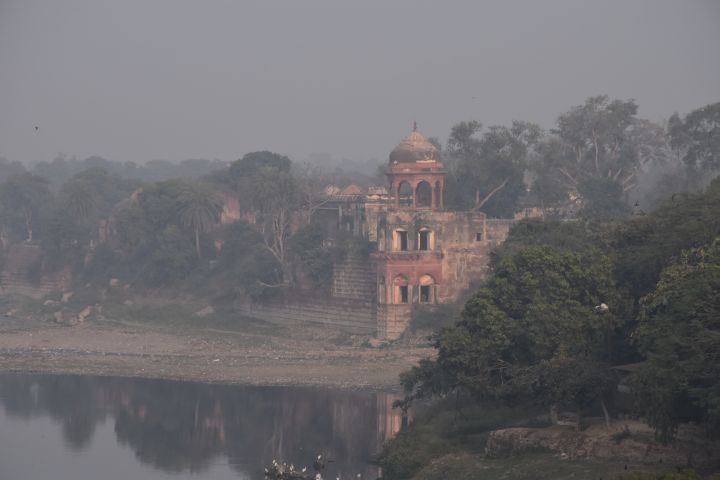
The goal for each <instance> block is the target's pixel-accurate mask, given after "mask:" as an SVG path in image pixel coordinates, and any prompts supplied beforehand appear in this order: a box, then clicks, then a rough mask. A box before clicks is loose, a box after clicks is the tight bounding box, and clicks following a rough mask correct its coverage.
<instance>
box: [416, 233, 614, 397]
mask: <svg viewBox="0 0 720 480" xmlns="http://www.w3.org/2000/svg"><path fill="white" fill-rule="evenodd" d="M494 271H495V274H494V276H493V277H492V278H491V279H490V280H489V282H488V284H487V286H486V287H484V288H481V289H480V290H479V291H478V292H477V293H476V294H475V295H474V296H473V297H472V298H471V299H470V300H469V301H468V302H467V303H466V304H465V308H464V309H463V312H462V315H461V318H460V320H459V321H458V322H457V324H456V325H454V326H452V327H449V328H447V329H445V330H443V331H442V332H441V333H440V334H439V336H438V337H437V339H436V343H435V347H436V348H437V350H438V356H437V360H436V363H437V367H436V368H433V367H432V366H430V365H428V364H425V365H423V366H420V367H416V369H414V370H413V372H411V373H410V374H408V375H407V376H406V377H405V383H406V385H405V386H406V388H407V389H408V391H409V394H410V395H411V396H413V395H414V396H417V392H422V391H426V392H438V391H449V390H452V389H456V388H462V389H465V390H468V391H470V392H471V393H472V394H473V396H474V397H475V398H477V399H478V400H501V401H503V402H506V403H508V402H509V403H513V402H524V401H528V400H534V401H537V402H540V403H544V404H546V405H549V406H551V407H552V406H565V407H576V408H579V407H581V406H584V405H586V404H588V403H589V402H591V401H598V400H600V401H602V398H603V395H604V394H605V393H607V392H608V391H609V390H610V389H611V387H612V382H611V379H612V375H611V373H610V370H609V362H610V353H611V352H610V351H609V349H608V345H609V343H608V339H609V337H610V336H611V335H612V334H613V332H614V330H615V329H617V328H618V326H619V323H620V322H619V320H618V318H617V317H616V316H615V308H616V305H618V304H619V299H618V297H619V295H618V294H617V292H616V290H615V285H614V280H613V278H612V265H611V262H610V259H609V258H608V257H607V256H605V255H603V254H602V253H600V252H599V251H598V250H596V249H593V248H586V249H584V250H580V251H571V250H566V249H557V248H554V247H550V246H528V247H526V248H524V249H519V250H514V249H513V250H511V251H509V252H508V253H507V255H504V256H501V257H500V258H498V259H496V261H495V262H494ZM602 303H606V304H607V305H611V306H612V307H611V308H610V310H609V311H608V312H607V313H606V314H605V315H607V316H604V315H599V314H598V312H597V307H598V306H599V305H601V304H602ZM574 363H578V364H582V365H585V366H588V367H591V371H593V372H601V373H602V377H603V378H607V379H609V380H608V381H603V382H600V383H598V379H597V376H595V377H593V376H580V377H578V376H577V375H576V373H577V372H576V370H575V368H574V367H571V366H570V365H571V364H574ZM428 384H429V385H428Z"/></svg>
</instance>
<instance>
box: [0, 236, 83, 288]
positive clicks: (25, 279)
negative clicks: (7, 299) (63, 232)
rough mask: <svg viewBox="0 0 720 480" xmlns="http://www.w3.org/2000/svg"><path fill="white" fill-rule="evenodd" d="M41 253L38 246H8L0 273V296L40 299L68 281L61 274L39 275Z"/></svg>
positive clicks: (41, 259)
mask: <svg viewBox="0 0 720 480" xmlns="http://www.w3.org/2000/svg"><path fill="white" fill-rule="evenodd" d="M42 261H43V251H42V249H41V248H40V246H38V245H31V244H26V243H20V244H15V245H12V246H10V248H9V249H8V251H7V253H6V257H5V265H4V266H3V269H2V272H0V294H2V295H22V296H25V297H31V298H40V297H42V296H44V295H47V294H48V293H50V292H51V291H53V290H59V289H62V288H63V287H64V286H65V285H66V284H68V281H69V279H68V278H65V277H66V276H65V275H63V273H62V272H61V273H58V274H55V275H51V276H47V275H41V274H40V272H41V270H42Z"/></svg>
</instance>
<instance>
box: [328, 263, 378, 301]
mask: <svg viewBox="0 0 720 480" xmlns="http://www.w3.org/2000/svg"><path fill="white" fill-rule="evenodd" d="M376 277H377V266H376V264H375V262H374V260H372V259H369V258H360V257H357V256H349V257H348V258H346V259H345V261H343V262H341V263H339V264H337V265H335V268H334V271H333V284H332V287H331V289H330V294H331V296H332V297H333V298H337V299H343V300H359V301H362V302H375V300H376V297H377V285H376V281H377V279H376Z"/></svg>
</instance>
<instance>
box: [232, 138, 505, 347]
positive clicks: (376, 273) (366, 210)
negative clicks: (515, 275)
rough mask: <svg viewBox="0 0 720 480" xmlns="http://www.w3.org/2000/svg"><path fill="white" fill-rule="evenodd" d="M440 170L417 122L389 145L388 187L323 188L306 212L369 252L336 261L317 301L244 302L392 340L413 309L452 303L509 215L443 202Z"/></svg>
mask: <svg viewBox="0 0 720 480" xmlns="http://www.w3.org/2000/svg"><path fill="white" fill-rule="evenodd" d="M445 173H446V172H445V170H444V167H443V164H442V162H441V161H440V158H439V152H438V150H437V149H436V148H435V146H434V145H433V144H432V143H431V142H430V141H429V140H428V139H427V138H425V137H424V136H423V135H422V134H420V132H418V131H417V127H414V128H413V131H412V132H410V134H409V135H408V136H407V137H405V139H403V140H402V142H400V144H399V145H398V146H397V147H395V149H393V151H392V152H391V153H390V159H389V164H388V167H387V170H386V174H387V177H388V181H389V182H388V187H387V188H386V187H370V188H368V189H367V191H364V190H363V189H361V188H360V187H358V186H356V185H350V186H348V187H345V188H344V189H339V188H335V187H328V188H327V189H326V190H325V194H326V195H327V197H328V198H327V201H325V202H324V203H323V205H322V207H321V208H319V209H318V210H317V211H316V212H315V214H314V219H315V221H316V222H318V223H319V224H320V225H323V227H324V228H325V229H326V230H327V231H328V232H330V236H332V232H333V231H334V232H338V231H345V232H349V233H351V234H353V235H355V236H358V237H362V238H365V239H367V240H368V241H369V242H370V243H371V244H372V245H374V246H375V247H374V249H373V252H372V253H371V254H370V260H369V261H368V259H367V258H353V257H351V258H348V259H346V260H345V261H344V262H342V263H340V264H337V265H335V268H334V272H333V283H332V288H331V292H330V293H331V294H330V297H329V298H327V299H325V300H323V301H322V302H318V301H314V302H312V303H285V304H283V305H258V304H254V305H242V306H240V307H239V310H240V312H241V313H243V314H245V315H248V316H251V317H256V318H260V319H263V320H268V321H276V322H288V321H296V320H304V321H311V322H319V323H325V324H332V325H335V326H338V327H341V328H344V329H346V330H348V331H353V332H358V333H366V334H373V335H376V336H377V337H378V338H381V339H389V340H392V339H396V338H398V337H399V336H400V335H402V333H403V332H404V331H405V329H406V328H407V326H408V324H409V322H410V318H411V315H412V312H413V310H414V309H416V308H430V309H431V308H433V305H437V304H442V303H448V302H452V301H454V300H456V299H457V297H458V296H459V294H460V293H461V292H462V291H464V290H465V289H467V288H468V287H469V286H470V284H471V282H473V281H477V280H480V279H482V278H483V276H484V275H485V274H486V273H487V268H488V252H489V250H490V249H491V248H492V247H493V246H495V245H497V244H499V243H501V242H503V241H504V240H505V238H506V237H507V234H508V230H509V228H510V225H511V224H512V223H513V222H514V220H510V219H507V220H505V219H488V218H486V216H485V214H484V213H482V212H479V211H476V210H473V211H454V212H450V211H446V210H444V208H443V192H444V189H445Z"/></svg>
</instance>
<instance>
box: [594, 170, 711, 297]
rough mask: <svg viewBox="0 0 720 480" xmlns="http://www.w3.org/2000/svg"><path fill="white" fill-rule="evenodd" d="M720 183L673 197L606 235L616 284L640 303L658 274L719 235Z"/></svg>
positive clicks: (619, 225)
mask: <svg viewBox="0 0 720 480" xmlns="http://www.w3.org/2000/svg"><path fill="white" fill-rule="evenodd" d="M718 212H720V179H715V180H714V181H713V182H712V183H710V185H709V186H708V187H707V188H706V189H705V191H704V192H702V193H696V194H673V195H672V196H671V198H669V199H668V200H667V201H666V203H665V204H664V205H663V206H661V207H660V208H658V209H657V210H655V211H654V212H651V213H649V214H648V215H640V216H636V217H634V218H632V219H631V220H629V221H626V222H623V223H621V224H618V225H616V226H615V228H613V229H612V230H610V231H609V232H607V233H608V234H609V235H608V237H609V239H608V240H609V247H610V248H611V249H612V250H613V258H614V263H615V272H616V278H617V280H618V283H619V284H620V285H622V286H623V287H624V288H626V289H628V291H629V292H630V293H631V294H632V296H633V298H634V299H636V300H639V299H640V298H641V297H642V296H644V295H647V294H648V293H650V292H651V291H652V290H653V289H654V288H655V285H656V284H657V282H658V280H659V277H660V272H661V270H662V269H663V268H665V267H667V266H668V265H669V262H670V260H671V259H672V258H675V257H677V256H679V255H680V254H681V252H682V251H683V250H688V249H692V248H698V247H700V246H702V245H705V244H708V243H710V242H711V241H712V240H713V239H714V238H715V237H716V236H719V235H720V215H718Z"/></svg>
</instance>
